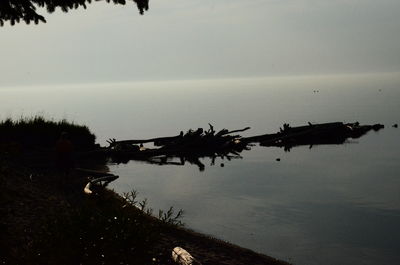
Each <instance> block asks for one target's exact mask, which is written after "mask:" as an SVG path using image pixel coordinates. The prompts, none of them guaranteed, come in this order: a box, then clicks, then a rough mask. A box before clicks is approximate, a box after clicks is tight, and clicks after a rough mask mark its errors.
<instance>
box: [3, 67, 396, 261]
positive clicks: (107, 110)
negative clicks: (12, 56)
mask: <svg viewBox="0 0 400 265" xmlns="http://www.w3.org/2000/svg"><path fill="white" fill-rule="evenodd" d="M115 86H117V85H114V86H111V87H110V86H107V85H104V86H102V87H101V86H100V87H99V86H97V87H90V86H86V87H80V86H77V87H75V88H71V87H64V88H62V87H61V88H58V89H52V88H43V89H38V88H29V89H28V88H21V89H0V111H1V112H0V113H3V115H4V116H19V115H20V114H21V113H24V114H29V113H38V112H43V111H44V112H45V113H46V114H48V115H49V116H52V117H55V118H59V117H61V118H64V117H65V118H70V119H74V120H75V121H77V122H83V123H85V124H87V125H88V126H89V127H90V128H92V129H93V131H94V132H95V133H96V135H98V137H99V138H98V139H99V141H100V142H101V143H102V144H105V140H106V139H108V138H110V137H115V138H117V139H132V138H148V137H156V136H160V135H175V133H176V132H177V131H180V130H185V129H188V128H197V127H199V126H204V125H207V124H208V123H212V124H216V125H218V126H223V127H226V128H238V127H245V126H250V127H252V129H251V132H249V134H244V136H251V135H257V134H264V133H267V132H276V131H277V130H278V129H279V127H280V126H281V125H282V123H284V122H286V123H290V124H292V125H294V126H296V125H303V124H307V122H312V123H323V122H330V121H342V122H355V121H360V123H363V124H374V123H383V124H385V125H386V128H385V129H384V130H382V131H379V132H370V133H368V134H367V135H365V136H363V137H362V138H360V139H356V140H352V142H346V143H345V144H344V145H319V146H313V148H312V149H309V147H308V146H300V147H297V148H293V149H291V152H285V151H284V150H283V149H280V148H277V147H257V146H255V147H253V148H252V150H251V151H248V152H245V153H242V157H243V158H242V159H232V160H231V161H229V162H228V163H227V160H226V158H224V159H222V158H220V157H217V158H216V159H215V161H212V160H211V159H209V158H204V159H202V160H201V162H202V163H203V164H204V166H205V169H206V170H205V171H202V172H200V171H199V170H198V167H197V166H176V165H165V166H155V165H153V164H145V163H140V162H132V163H128V164H126V165H122V164H120V165H114V166H112V167H111V170H112V173H115V174H117V175H119V176H120V178H119V179H118V180H117V181H115V182H113V183H111V186H112V188H114V189H116V190H117V191H119V192H127V191H129V190H131V189H135V190H137V191H139V195H140V196H141V197H142V198H144V197H147V198H148V199H149V201H150V204H151V206H152V207H153V208H156V209H157V208H161V209H167V208H168V207H169V206H171V205H173V206H174V207H175V208H182V209H184V210H185V212H186V216H185V218H184V222H185V223H186V224H187V225H188V226H189V227H191V228H194V229H195V230H199V231H202V232H204V233H207V234H212V235H215V236H217V237H220V238H222V239H226V240H229V241H231V242H234V243H237V244H240V245H243V246H245V247H249V248H252V249H254V250H256V251H260V252H263V253H266V254H269V255H272V256H274V257H277V258H281V259H285V260H288V261H290V262H293V263H295V264H321V263H323V264H397V263H399V261H400V254H399V253H400V251H399V250H400V249H399V248H400V247H399V246H398V242H400V233H399V230H398V227H397V226H398V223H399V221H400V220H399V219H400V196H399V194H400V188H399V187H400V179H399V172H400V165H399V163H398V161H397V160H398V159H397V157H399V156H400V141H399V140H398V139H399V136H400V135H399V133H400V131H399V129H396V128H392V127H391V125H392V124H394V123H399V120H398V113H400V89H399V88H400V75H398V74H393V75H390V74H388V75H354V76H326V77H298V78H295V77H293V78H265V79H251V80H250V79H249V80H223V81H199V82H191V81H184V82H169V83H161V82H160V83H141V84H120V85H118V87H115ZM117 88H118V90H117ZM314 90H318V91H319V92H318V93H314V92H313V91H314ZM115 91H118V93H115ZM21 95H25V97H21ZM43 95H46V98H44V97H43ZM49 98H51V100H48V99H49ZM276 158H281V161H279V162H278V161H276ZM170 162H178V163H179V162H180V161H179V160H173V161H170ZM211 163H214V164H215V165H221V164H224V167H220V166H210V164H211ZM185 165H186V164H185Z"/></svg>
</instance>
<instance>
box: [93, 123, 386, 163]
mask: <svg viewBox="0 0 400 265" xmlns="http://www.w3.org/2000/svg"><path fill="white" fill-rule="evenodd" d="M209 127H210V128H209V129H208V130H204V129H202V128H198V129H197V130H188V131H187V132H186V133H183V132H182V131H181V132H180V134H179V135H176V136H170V137H158V138H151V139H142V140H123V141H117V140H115V139H109V140H108V143H109V147H108V148H104V149H102V150H100V151H99V152H101V153H102V154H103V155H105V156H107V157H111V159H112V160H113V161H114V162H117V163H119V162H128V161H129V160H141V161H144V162H146V163H150V164H158V165H168V164H169V165H184V164H185V162H188V163H190V164H195V165H197V166H198V167H199V169H200V170H204V167H205V166H204V164H203V163H202V162H201V161H200V160H199V159H200V158H204V157H209V158H211V161H212V162H211V164H212V165H213V164H214V163H215V159H216V158H217V157H220V158H221V159H225V158H226V159H228V160H229V159H231V158H241V156H240V153H241V152H242V151H244V150H250V148H251V145H254V144H255V143H258V144H260V145H261V146H276V147H283V148H285V150H286V151H290V149H291V148H292V147H295V146H299V145H309V146H310V147H311V146H313V145H318V144H343V143H344V142H346V141H347V139H349V138H353V139H354V138H359V137H361V136H362V135H364V134H366V133H367V132H368V131H370V130H375V131H377V130H379V129H381V128H383V127H384V126H383V125H381V124H375V125H360V124H359V123H358V122H355V123H343V122H331V123H321V124H312V123H308V125H305V126H298V127H291V126H290V125H289V124H284V125H283V127H282V128H280V130H279V131H278V132H276V133H273V134H263V135H257V136H251V137H242V136H241V135H233V134H235V133H239V132H243V131H247V130H249V129H250V127H246V128H243V129H236V130H227V129H222V130H220V131H218V132H217V131H215V130H214V126H213V125H211V124H209ZM146 143H153V145H154V147H152V148H146V147H144V144H146ZM173 158H178V159H179V161H176V160H175V161H172V159H173ZM222 165H223V164H221V166H222Z"/></svg>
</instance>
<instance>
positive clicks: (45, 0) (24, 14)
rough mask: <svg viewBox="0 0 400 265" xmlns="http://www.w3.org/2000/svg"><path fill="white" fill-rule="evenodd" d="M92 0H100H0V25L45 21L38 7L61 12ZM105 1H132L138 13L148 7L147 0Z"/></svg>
mask: <svg viewBox="0 0 400 265" xmlns="http://www.w3.org/2000/svg"><path fill="white" fill-rule="evenodd" d="M92 1H101V0H1V1H0V26H3V25H4V22H5V21H10V23H11V25H14V24H15V23H19V22H21V21H25V22H26V23H27V24H29V23H30V22H34V23H35V24H38V23H39V22H46V19H45V18H44V17H43V16H42V15H40V14H38V13H37V12H36V9H37V8H38V7H40V8H46V9H47V12H49V13H52V12H54V11H55V10H56V8H60V9H61V10H62V11H63V12H68V11H69V10H71V9H77V8H78V7H83V8H85V9H86V5H87V4H90V3H92ZM106 1H107V3H110V2H112V3H114V4H121V5H125V4H126V2H127V1H132V2H134V3H135V4H136V5H137V8H138V9H139V12H140V14H143V12H144V11H145V10H148V8H149V0H106Z"/></svg>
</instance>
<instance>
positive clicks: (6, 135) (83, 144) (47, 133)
mask: <svg viewBox="0 0 400 265" xmlns="http://www.w3.org/2000/svg"><path fill="white" fill-rule="evenodd" d="M62 132H67V133H68V135H69V138H70V140H71V141H72V142H73V144H74V146H75V148H76V149H77V150H78V151H79V150H89V149H92V148H93V147H94V145H95V140H96V136H95V135H94V134H93V133H91V132H90V130H89V128H88V127H87V126H83V125H77V124H74V123H72V122H68V121H66V120H61V121H53V120H46V119H45V118H44V117H42V116H34V117H31V118H21V119H19V120H17V121H13V120H12V119H10V118H8V119H6V120H4V121H0V146H1V145H6V144H10V143H18V144H20V145H21V146H22V147H23V148H28V149H32V148H53V147H54V145H55V143H56V142H57V140H58V139H59V137H60V135H61V133H62Z"/></svg>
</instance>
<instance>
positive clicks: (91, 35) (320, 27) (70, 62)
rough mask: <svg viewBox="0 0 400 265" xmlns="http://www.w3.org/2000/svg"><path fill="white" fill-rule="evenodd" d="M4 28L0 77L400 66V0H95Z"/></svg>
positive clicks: (158, 76) (29, 79) (79, 78)
mask: <svg viewBox="0 0 400 265" xmlns="http://www.w3.org/2000/svg"><path fill="white" fill-rule="evenodd" d="M42 13H44V14H45V16H46V18H47V24H40V25H34V24H33V25H25V24H22V23H21V24H19V25H16V26H13V27H11V26H9V25H7V26H5V27H2V28H0V41H1V42H0V47H1V49H0V58H1V64H0V86H7V85H38V84H64V83H82V82H83V83H92V82H94V83H98V82H119V81H135V80H179V79H198V78H200V79H204V78H230V77H252V76H275V75H301V74H307V75H310V74H311V75H313V74H336V73H365V72H396V71H400V1H399V0H379V1H378V0H168V1H166V0H150V10H149V11H148V12H147V13H145V15H144V16H140V15H139V14H138V11H137V9H136V7H135V6H134V5H133V4H132V3H129V5H127V6H114V5H113V4H106V3H105V2H104V1H103V2H100V3H98V2H96V3H94V4H91V5H89V6H88V9H87V10H84V9H79V10H73V11H70V12H69V13H67V14H65V13H62V12H61V11H58V12H56V13H55V14H46V12H45V11H42Z"/></svg>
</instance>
